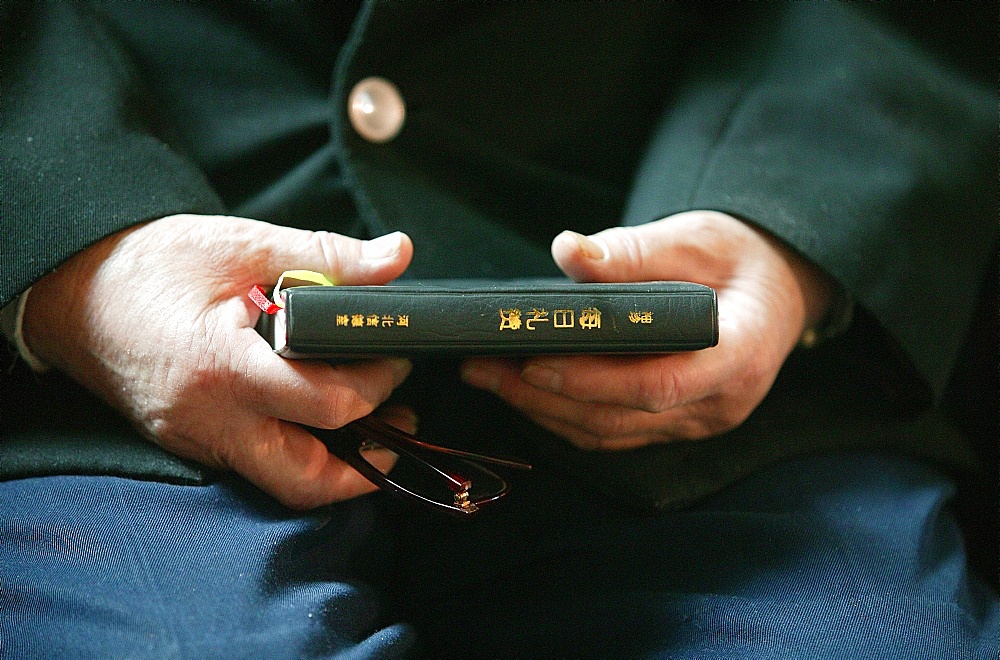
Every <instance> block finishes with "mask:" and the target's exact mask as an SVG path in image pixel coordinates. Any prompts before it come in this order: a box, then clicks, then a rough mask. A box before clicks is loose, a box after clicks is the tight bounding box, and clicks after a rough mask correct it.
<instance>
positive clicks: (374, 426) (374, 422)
mask: <svg viewBox="0 0 1000 660" xmlns="http://www.w3.org/2000/svg"><path fill="white" fill-rule="evenodd" d="M351 425H352V426H355V427H360V428H364V429H367V430H370V431H373V432H375V433H378V434H384V435H389V436H392V437H393V438H395V439H397V440H399V441H401V442H404V443H409V444H412V445H416V446H417V447H420V448H421V449H426V450H428V451H434V452H437V453H439V454H447V455H449V456H456V457H458V458H465V459H468V460H472V461H480V462H483V463H492V464H493V465H501V466H503V467H509V468H514V469H517V470H530V469H531V465H530V464H528V463H525V462H524V461H517V460H513V459H509V458H500V457H498V456H487V455H485V454H477V453H474V452H470V451H462V450H460V449H452V448H450V447H442V446H440V445H435V444H431V443H429V442H424V441H423V440H421V439H419V438H417V437H416V436H414V435H411V434H409V433H407V432H406V431H402V430H400V429H397V428H396V427H395V426H393V425H391V424H389V423H388V422H384V421H382V420H381V419H379V418H377V417H373V416H371V415H368V416H367V417H362V418H360V419H356V420H354V421H353V422H351ZM407 453H409V452H407ZM411 455H412V454H411Z"/></svg>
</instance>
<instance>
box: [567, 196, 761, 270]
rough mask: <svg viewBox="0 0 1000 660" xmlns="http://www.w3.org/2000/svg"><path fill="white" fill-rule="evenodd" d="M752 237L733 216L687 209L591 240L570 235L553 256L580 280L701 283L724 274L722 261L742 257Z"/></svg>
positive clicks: (611, 230)
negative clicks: (718, 274)
mask: <svg viewBox="0 0 1000 660" xmlns="http://www.w3.org/2000/svg"><path fill="white" fill-rule="evenodd" d="M752 234H753V231H752V230H750V229H749V227H748V226H747V225H746V224H745V223H743V222H741V221H740V220H737V219H736V218H734V217H732V216H729V215H726V214H723V213H719V212H716V211H685V212H683V213H677V214H675V215H672V216H668V217H666V218H662V219H660V220H656V221H654V222H649V223H647V224H644V225H638V226H635V227H612V228H610V229H605V230H604V231H600V232H597V233H596V234H592V235H590V236H583V235H582V234H578V233H576V232H572V231H564V232H563V233H561V234H559V235H558V236H556V237H555V238H554V239H553V240H552V258H553V259H555V262H556V264H557V265H558V266H559V268H561V269H562V270H563V272H564V273H566V274H567V275H568V276H569V277H571V278H573V279H575V280H577V281H580V282H644V281H653V280H692V281H696V282H698V281H703V278H705V277H707V276H709V275H711V274H713V273H715V272H716V271H718V269H719V267H720V265H721V264H720V259H721V260H722V261H726V260H727V259H731V258H732V257H734V256H737V255H738V254H739V253H740V252H741V250H742V249H743V246H744V243H745V241H746V238H747V237H748V236H749V235H752ZM704 283H706V284H709V282H704Z"/></svg>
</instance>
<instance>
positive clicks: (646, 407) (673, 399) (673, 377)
mask: <svg viewBox="0 0 1000 660" xmlns="http://www.w3.org/2000/svg"><path fill="white" fill-rule="evenodd" d="M637 388H638V389H637V392H636V407H637V408H638V409H639V410H642V411H644V412H648V413H661V412H665V411H667V410H670V409H671V408H673V407H675V406H676V405H677V402H678V397H679V393H680V392H682V391H683V384H682V376H681V374H679V373H678V372H677V371H676V370H673V369H667V368H663V367H657V368H656V369H655V370H654V371H653V372H652V374H650V375H648V376H646V377H645V378H641V379H639V380H638V381H637Z"/></svg>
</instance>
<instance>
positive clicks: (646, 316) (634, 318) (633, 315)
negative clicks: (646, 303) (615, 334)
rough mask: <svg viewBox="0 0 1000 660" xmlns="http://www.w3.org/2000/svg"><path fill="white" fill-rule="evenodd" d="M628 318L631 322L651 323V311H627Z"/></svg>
mask: <svg viewBox="0 0 1000 660" xmlns="http://www.w3.org/2000/svg"><path fill="white" fill-rule="evenodd" d="M628 320H629V321H631V322H632V323H652V322H653V312H650V311H645V312H639V311H631V312H629V313H628Z"/></svg>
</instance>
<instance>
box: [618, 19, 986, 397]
mask: <svg viewBox="0 0 1000 660" xmlns="http://www.w3.org/2000/svg"><path fill="white" fill-rule="evenodd" d="M888 4H890V5H891V4H894V3H888ZM765 6H767V7H768V11H769V13H768V15H767V16H762V17H760V19H759V20H758V21H756V22H754V21H747V22H741V23H740V25H739V26H738V27H733V28H732V29H729V30H722V31H721V32H720V34H719V39H718V41H717V42H716V43H714V44H710V45H709V48H708V49H707V50H708V51H711V53H710V55H711V56H710V57H706V58H705V60H704V61H703V62H694V63H692V65H691V67H690V74H689V75H687V76H686V77H687V80H688V82H686V83H685V85H684V86H683V88H682V91H681V92H680V93H679V94H677V95H676V96H674V97H672V99H671V100H670V102H669V103H668V106H667V108H666V111H665V113H664V115H663V118H662V120H661V123H660V125H659V128H658V130H657V131H656V132H655V134H654V136H653V138H652V140H651V144H650V148H649V151H648V153H647V156H646V158H645V162H644V163H643V164H642V165H641V167H640V169H639V171H638V174H637V177H636V182H635V188H634V191H633V194H632V197H631V200H630V204H629V207H628V209H627V211H626V219H625V222H626V224H640V223H643V222H648V221H651V220H654V219H656V218H659V217H664V216H666V215H670V214H672V213H676V212H679V211H683V210H690V209H712V210H718V211H723V212H727V213H730V214H733V215H736V216H738V217H742V218H744V219H746V220H748V221H751V222H753V223H755V224H757V225H759V226H761V227H763V228H765V229H766V230H768V231H770V232H771V233H773V234H775V235H777V236H779V237H781V238H782V239H784V240H785V241H787V242H788V243H789V244H790V245H792V246H793V247H795V248H796V249H797V250H799V251H800V252H801V253H802V254H804V255H805V256H806V257H808V258H809V259H810V260H812V261H813V262H814V263H816V264H818V265H819V266H821V267H822V268H823V269H825V270H826V271H827V272H828V273H830V274H831V275H832V276H833V277H834V278H835V279H836V280H837V281H838V282H839V283H840V284H841V285H842V286H843V287H844V288H845V289H846V291H847V292H848V293H849V294H850V295H851V296H852V297H853V298H854V300H855V301H857V303H858V304H859V305H861V306H862V307H863V308H864V309H865V310H867V312H868V313H870V314H871V315H872V316H874V318H875V319H876V320H877V321H878V323H879V324H880V325H881V326H882V328H884V329H885V330H886V331H887V332H888V333H889V334H890V335H891V336H892V337H893V338H894V339H895V341H896V342H897V344H898V346H899V347H901V348H902V349H903V352H904V354H905V356H906V357H907V358H908V360H909V362H910V363H911V366H913V367H916V371H917V372H918V373H919V374H920V376H922V378H923V379H924V381H925V383H926V384H927V385H930V386H931V387H932V388H933V390H934V391H935V392H936V393H940V392H941V390H942V389H943V387H944V385H945V383H946V380H947V378H948V375H949V372H950V371H951V368H952V365H953V363H954V360H955V359H956V355H957V353H958V350H959V348H960V346H961V343H962V340H963V339H964V337H965V335H966V332H967V330H968V325H969V323H970V319H971V317H972V314H973V312H974V310H975V305H976V296H977V293H978V290H979V286H980V282H981V281H982V279H983V274H984V270H985V268H986V264H987V262H988V259H989V256H990V254H991V251H992V250H993V249H994V245H995V242H996V235H997V221H996V209H997V208H998V203H997V199H996V185H995V177H996V175H997V171H996V154H997V143H996V137H997V130H996V95H995V88H994V87H993V83H994V82H995V79H996V77H995V75H990V74H987V75H985V76H983V77H977V76H976V75H974V73H975V72H974V71H972V70H970V69H969V68H968V67H963V66H959V65H958V64H956V63H955V62H954V61H953V60H950V59H948V58H947V57H945V56H944V54H943V52H942V51H941V50H938V49H935V48H933V47H929V46H928V43H927V42H926V41H924V40H921V39H917V38H916V37H914V36H913V35H911V34H908V33H906V32H904V31H901V30H899V29H898V26H895V25H893V24H892V23H891V22H890V21H887V20H883V19H884V17H875V16H873V15H870V14H868V13H863V11H864V10H863V9H861V8H859V7H858V6H856V5H842V4H838V3H790V4H787V5H785V4H781V5H776V4H772V3H765ZM967 9H970V10H971V9H972V7H970V6H968V5H962V6H961V7H958V8H957V9H950V11H952V13H954V12H965V11H966V10H967ZM902 11H908V9H907V8H905V7H904V8H903V9H902ZM994 19H995V17H994V16H992V14H990V15H985V16H983V17H982V25H987V26H995V20H994ZM970 24H971V22H970ZM930 28H931V30H930V31H931V32H934V31H937V32H938V34H937V37H938V39H939V42H940V43H946V42H948V41H949V40H952V41H953V42H954V43H963V44H965V45H966V47H967V48H968V49H971V50H972V51H973V52H975V49H976V48H977V47H978V46H977V44H976V43H975V38H974V36H975V35H970V34H949V33H947V24H946V22H942V23H940V24H937V25H931V26H930ZM991 36H992V38H989V37H990V35H987V39H984V40H983V41H984V43H985V44H988V45H986V46H985V48H987V49H992V51H988V52H992V53H993V57H992V58H990V57H984V58H982V61H987V60H988V61H989V62H990V66H995V65H994V64H993V63H994V62H995V61H996V50H995V49H996V41H995V36H996V35H995V31H994V32H993V33H991ZM726 52H728V53H730V55H729V56H720V53H726Z"/></svg>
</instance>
